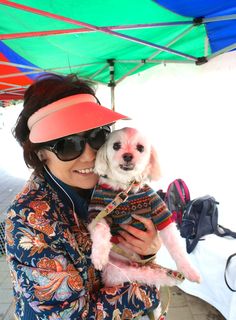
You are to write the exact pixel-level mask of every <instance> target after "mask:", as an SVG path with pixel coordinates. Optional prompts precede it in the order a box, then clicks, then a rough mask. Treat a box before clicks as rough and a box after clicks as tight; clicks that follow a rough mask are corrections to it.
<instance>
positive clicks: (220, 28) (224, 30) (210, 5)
mask: <svg viewBox="0 0 236 320" xmlns="http://www.w3.org/2000/svg"><path fill="white" fill-rule="evenodd" d="M153 1H154V2H156V3H158V4H159V5H161V6H163V7H165V8H167V9H169V10H171V11H173V12H175V13H177V14H180V15H182V16H186V17H192V18H199V17H201V18H213V17H221V16H224V17H225V16H230V15H234V14H236V1H235V0H227V1H223V0H188V1H186V0H178V1H176V0H153ZM205 27H206V32H207V35H208V39H209V44H210V47H211V51H212V53H214V52H217V51H219V50H221V49H223V48H226V47H228V46H231V45H233V44H236V17H235V18H234V19H233V20H222V21H217V22H205ZM234 50H235V49H234Z"/></svg>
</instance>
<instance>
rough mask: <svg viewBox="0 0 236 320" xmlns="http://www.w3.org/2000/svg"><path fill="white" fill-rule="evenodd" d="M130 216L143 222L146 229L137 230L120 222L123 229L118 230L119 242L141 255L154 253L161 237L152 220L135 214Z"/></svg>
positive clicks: (158, 247) (157, 248)
mask: <svg viewBox="0 0 236 320" xmlns="http://www.w3.org/2000/svg"><path fill="white" fill-rule="evenodd" d="M132 216H133V217H134V218H135V219H136V220H138V221H140V222H142V223H143V224H144V226H145V228H146V231H142V230H139V229H137V228H135V227H132V226H131V225H127V224H121V225H120V227H121V228H122V229H123V230H122V231H119V234H120V236H119V241H120V243H122V244H123V245H124V246H125V247H126V248H128V249H132V250H133V251H134V252H136V253H137V254H139V255H142V256H147V255H154V254H156V253H157V251H158V250H159V249H160V247H161V239H160V237H159V235H158V232H157V231H156V229H155V226H154V224H153V222H152V220H151V219H148V218H143V217H140V216H139V215H135V214H133V215H132Z"/></svg>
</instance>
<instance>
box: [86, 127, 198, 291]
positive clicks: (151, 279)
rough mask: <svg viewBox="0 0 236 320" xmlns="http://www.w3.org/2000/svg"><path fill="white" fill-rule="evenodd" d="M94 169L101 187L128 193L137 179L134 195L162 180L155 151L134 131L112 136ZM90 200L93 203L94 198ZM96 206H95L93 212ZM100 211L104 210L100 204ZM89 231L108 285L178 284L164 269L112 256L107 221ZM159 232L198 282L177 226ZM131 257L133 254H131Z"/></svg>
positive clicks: (180, 264) (96, 261) (188, 275)
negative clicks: (134, 283) (125, 283)
mask: <svg viewBox="0 0 236 320" xmlns="http://www.w3.org/2000/svg"><path fill="white" fill-rule="evenodd" d="M95 169H96V172H97V173H98V174H99V176H100V179H99V184H100V185H101V184H106V186H109V188H112V189H113V190H125V189H126V188H127V186H128V185H129V183H130V182H131V181H133V180H135V181H136V182H138V186H135V187H134V188H133V189H132V192H133V193H138V192H139V190H140V189H142V187H143V186H145V185H146V184H147V183H148V181H150V180H157V179H158V178H159V177H160V168H159V164H158V160H157V155H156V152H155V150H154V148H153V147H152V146H151V145H150V143H149V142H148V140H147V139H146V138H145V137H144V136H143V135H141V134H140V132H139V131H137V130H136V129H134V128H123V129H120V130H116V131H113V132H112V133H111V134H110V136H109V139H108V140H107V141H106V143H105V144H104V145H103V146H102V147H101V148H100V150H99V151H98V153H97V157H96V163H95ZM91 201H92V202H93V199H92V200H91ZM127 201H129V198H128V200H127ZM95 207H96V205H95V206H93V207H92V209H91V210H90V211H93V210H94V208H95ZM97 209H99V210H101V209H102V208H101V207H100V206H99V205H98V207H97ZM89 230H90V233H91V238H92V241H93V246H92V255H91V258H92V261H93V263H94V265H95V267H96V268H97V269H100V270H102V271H103V280H104V282H105V284H106V285H115V284H118V283H122V282H126V281H127V280H129V281H138V282H141V283H146V284H148V285H156V286H157V287H159V286H162V285H168V286H173V285H177V284H179V280H178V279H177V278H173V277H170V276H169V275H168V272H167V271H168V270H166V269H165V268H161V269H160V268H157V267H156V268H155V267H154V265H153V264H152V265H148V264H147V265H145V266H142V267H136V266H133V265H132V263H131V264H130V263H127V258H124V257H121V256H118V255H117V254H116V253H113V252H112V251H111V248H112V244H111V242H110V239H111V231H110V226H109V224H108V222H107V220H106V219H102V220H101V221H100V222H99V223H98V224H97V225H96V226H95V227H92V223H91V224H90V225H89ZM159 232H160V237H161V239H162V242H163V244H164V245H165V246H166V247H167V249H168V251H169V253H170V255H171V256H172V258H173V259H174V260H175V262H176V265H177V269H178V270H179V271H181V272H182V273H183V274H184V276H185V277H186V278H187V279H189V280H190V281H194V282H199V281H200V276H199V274H198V272H197V271H195V269H194V268H193V267H192V266H191V264H190V263H189V261H188V258H187V254H186V252H185V250H184V249H183V248H182V246H181V245H180V241H179V238H180V236H179V233H178V231H177V229H176V226H175V223H170V224H169V225H168V226H167V227H165V228H164V229H162V230H160V231H159ZM129 254H130V255H132V252H130V253H129Z"/></svg>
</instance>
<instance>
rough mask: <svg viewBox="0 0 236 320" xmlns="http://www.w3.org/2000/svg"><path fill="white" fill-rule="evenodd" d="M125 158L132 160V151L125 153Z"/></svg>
mask: <svg viewBox="0 0 236 320" xmlns="http://www.w3.org/2000/svg"><path fill="white" fill-rule="evenodd" d="M123 159H124V160H125V161H126V162H130V161H131V160H132V159H133V155H132V153H124V154H123Z"/></svg>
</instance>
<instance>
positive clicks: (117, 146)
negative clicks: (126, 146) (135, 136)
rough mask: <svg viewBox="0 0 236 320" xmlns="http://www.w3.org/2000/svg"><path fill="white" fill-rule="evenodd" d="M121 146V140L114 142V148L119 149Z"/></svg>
mask: <svg viewBox="0 0 236 320" xmlns="http://www.w3.org/2000/svg"><path fill="white" fill-rule="evenodd" d="M120 148H121V143H120V142H115V143H114V144H113V149H114V150H119V149H120Z"/></svg>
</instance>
